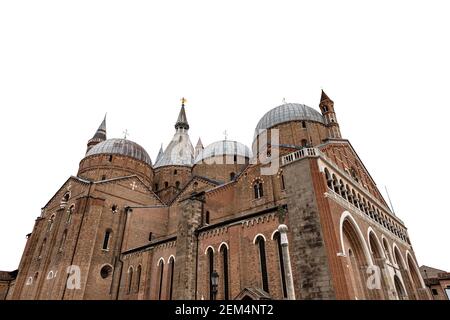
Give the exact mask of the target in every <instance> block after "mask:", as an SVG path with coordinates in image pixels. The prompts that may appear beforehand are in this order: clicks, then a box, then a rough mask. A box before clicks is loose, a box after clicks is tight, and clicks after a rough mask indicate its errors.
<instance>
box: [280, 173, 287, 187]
mask: <svg viewBox="0 0 450 320" xmlns="http://www.w3.org/2000/svg"><path fill="white" fill-rule="evenodd" d="M280 182H281V190H286V184H285V183H284V174H283V172H281V175H280Z"/></svg>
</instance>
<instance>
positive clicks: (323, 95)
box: [320, 89, 333, 102]
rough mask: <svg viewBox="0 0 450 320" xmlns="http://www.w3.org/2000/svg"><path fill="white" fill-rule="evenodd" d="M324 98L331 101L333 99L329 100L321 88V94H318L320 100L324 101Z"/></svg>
mask: <svg viewBox="0 0 450 320" xmlns="http://www.w3.org/2000/svg"><path fill="white" fill-rule="evenodd" d="M325 100H330V101H333V100H331V99H330V98H329V97H328V96H327V94H326V93H325V91H323V89H322V95H321V96H320V102H322V101H325Z"/></svg>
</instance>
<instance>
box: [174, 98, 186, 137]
mask: <svg viewBox="0 0 450 320" xmlns="http://www.w3.org/2000/svg"><path fill="white" fill-rule="evenodd" d="M185 102H186V99H185V98H182V99H181V110H180V113H179V114H178V119H177V122H176V123H175V129H186V130H188V129H189V123H188V121H187V117H186V110H184V104H185Z"/></svg>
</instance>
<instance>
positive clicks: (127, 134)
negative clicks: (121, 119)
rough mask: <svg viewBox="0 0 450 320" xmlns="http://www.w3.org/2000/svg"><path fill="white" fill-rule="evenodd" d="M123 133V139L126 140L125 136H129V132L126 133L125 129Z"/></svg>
mask: <svg viewBox="0 0 450 320" xmlns="http://www.w3.org/2000/svg"><path fill="white" fill-rule="evenodd" d="M123 135H124V137H123V138H124V139H125V140H126V139H127V136H129V135H130V134H129V133H128V130H127V129H125V131H124V132H123Z"/></svg>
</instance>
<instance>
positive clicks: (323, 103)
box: [319, 90, 342, 139]
mask: <svg viewBox="0 0 450 320" xmlns="http://www.w3.org/2000/svg"><path fill="white" fill-rule="evenodd" d="M319 107H320V111H322V115H323V117H324V118H325V124H326V126H327V127H328V137H329V138H334V139H341V138H342V137H341V130H340V129H339V123H338V122H337V118H336V113H335V112H334V102H333V100H331V99H330V98H329V97H328V96H327V94H326V93H325V92H324V91H323V90H322V95H321V97H320V104H319Z"/></svg>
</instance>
